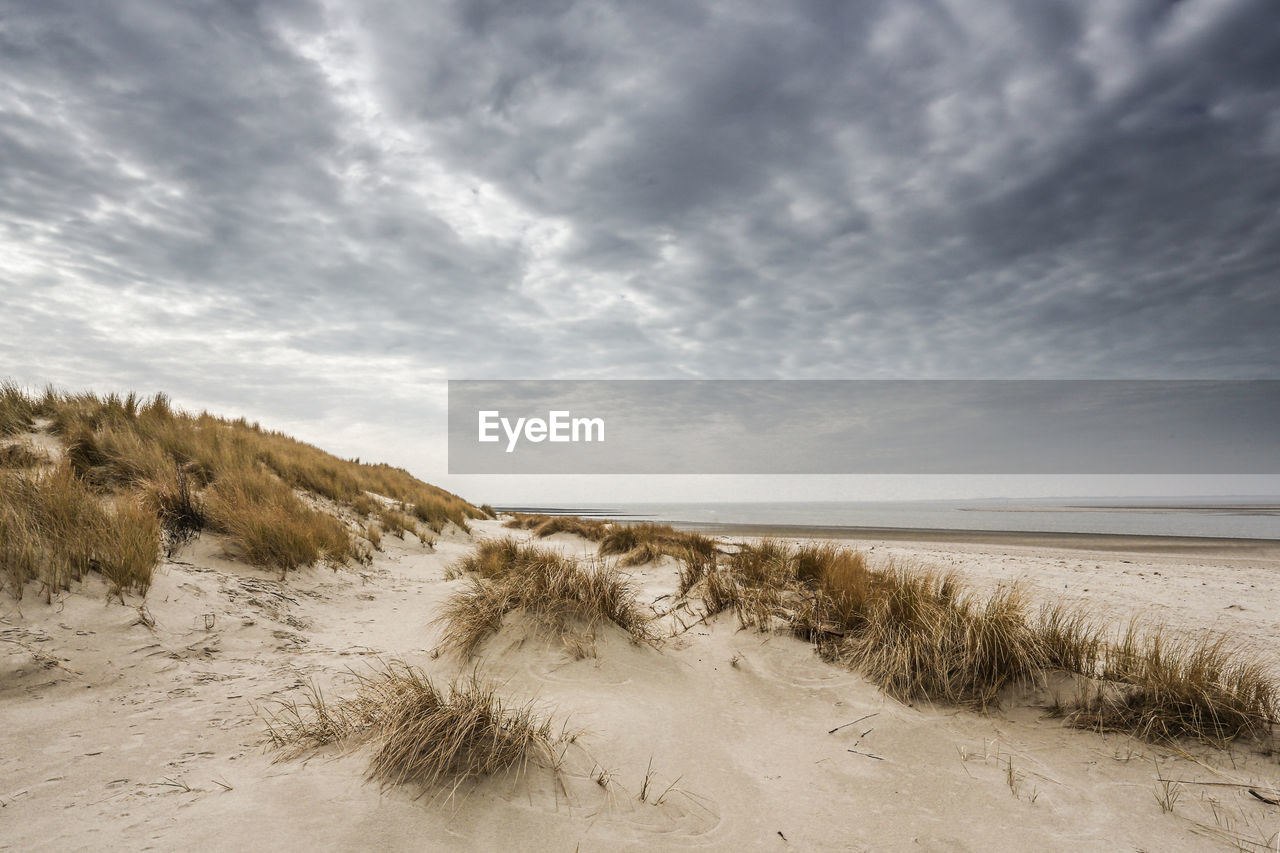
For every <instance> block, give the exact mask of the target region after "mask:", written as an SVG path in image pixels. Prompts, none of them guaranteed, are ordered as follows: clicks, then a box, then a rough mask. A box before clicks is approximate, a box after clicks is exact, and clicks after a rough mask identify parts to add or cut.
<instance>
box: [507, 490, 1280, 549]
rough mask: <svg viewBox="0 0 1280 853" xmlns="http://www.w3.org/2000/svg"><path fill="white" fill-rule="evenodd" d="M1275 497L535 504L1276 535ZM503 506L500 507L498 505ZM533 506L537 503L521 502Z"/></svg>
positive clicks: (682, 514) (689, 515) (784, 518)
mask: <svg viewBox="0 0 1280 853" xmlns="http://www.w3.org/2000/svg"><path fill="white" fill-rule="evenodd" d="M1277 504H1280V500H1276V499H1248V500H1246V499H1238V498H1232V499H1205V498H1185V499H1170V498H1161V499H1160V500H1159V501H1158V502H1156V501H1144V502H1142V503H1135V502H1132V501H1123V502H1122V501H1120V500H1115V499H1111V500H1106V499H1089V500H1069V499H1054V500H1047V501H1040V502H1032V501H1026V500H1018V501H998V500H976V501H974V500H969V501H893V502H887V501H886V502H872V501H856V502H854V501H850V502H814V503H634V504H595V505H579V506H574V507H557V508H536V509H538V510H539V511H556V510H559V511H562V512H572V513H573V514H578V515H600V516H606V517H611V518H619V519H625V520H651V521H666V522H695V523H710V524H759V525H769V524H780V525H781V524H786V525H813V526H831V527H887V528H922V529H941V530H1008V531H1021V532H1037V533H1117V534H1128V535H1148V536H1206V537H1220V538H1240V539H1276V540H1280V509H1277ZM504 509H505V508H504ZM525 509H535V508H525Z"/></svg>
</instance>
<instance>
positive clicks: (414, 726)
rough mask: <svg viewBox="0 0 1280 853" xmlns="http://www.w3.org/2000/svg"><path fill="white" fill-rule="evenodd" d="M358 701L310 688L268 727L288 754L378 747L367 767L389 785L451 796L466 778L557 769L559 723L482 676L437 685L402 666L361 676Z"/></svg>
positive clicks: (273, 717)
mask: <svg viewBox="0 0 1280 853" xmlns="http://www.w3.org/2000/svg"><path fill="white" fill-rule="evenodd" d="M357 679H358V682H359V685H358V690H357V691H356V693H355V694H354V695H353V696H350V697H346V698H341V699H338V700H336V701H333V702H330V701H327V700H325V698H324V696H323V695H322V694H321V692H320V690H319V689H318V688H316V687H315V686H314V685H312V686H311V687H310V689H309V690H308V692H307V694H306V695H305V697H304V698H303V699H302V701H301V702H296V701H288V702H282V703H280V705H279V707H278V708H277V710H276V711H275V713H274V714H272V715H271V716H270V717H269V718H268V721H267V736H268V738H269V741H270V743H271V744H272V745H273V746H274V747H275V748H276V749H279V750H282V751H283V753H284V754H285V755H295V754H300V753H303V752H307V751H310V750H314V749H317V748H319V747H322V746H326V745H330V744H336V745H338V746H340V747H346V748H354V747H358V746H365V745H368V746H370V747H371V748H372V752H373V755H372V757H371V760H370V763H369V769H368V775H369V777H370V778H371V779H376V780H378V781H379V782H381V783H382V784H383V785H387V786H389V785H401V784H405V783H415V784H419V785H421V786H423V787H424V788H426V789H428V790H437V791H443V792H447V793H448V794H449V795H452V793H453V792H454V791H456V790H457V789H458V787H459V786H460V785H462V784H463V783H465V782H467V781H468V780H472V779H476V778H479V777H483V776H488V775H491V774H495V773H499V772H502V771H511V772H516V773H520V772H523V771H524V770H525V769H526V768H527V767H528V766H530V765H534V766H542V767H547V768H551V769H555V768H556V767H557V755H556V752H555V750H554V745H555V744H556V743H557V742H558V741H559V740H562V739H563V738H564V737H565V736H564V734H563V732H562V733H561V734H560V735H558V736H557V735H556V734H555V733H554V730H553V728H552V723H551V721H550V720H549V719H548V718H547V717H545V716H543V715H542V714H540V713H539V712H538V711H537V710H536V708H535V707H534V706H533V705H532V703H512V702H510V701H508V700H505V699H503V698H502V697H501V696H500V695H499V694H498V692H497V691H496V689H495V688H494V687H493V686H492V685H489V684H486V683H484V682H482V681H481V680H480V679H479V678H478V677H477V676H476V675H474V674H473V675H472V676H471V677H469V678H467V679H464V680H461V681H457V682H454V683H453V684H451V685H450V686H448V687H445V688H441V687H437V686H436V685H435V684H434V683H432V681H431V680H430V679H429V678H428V677H427V676H426V675H425V673H423V671H422V670H421V669H419V668H417V667H414V666H410V665H409V664H407V663H404V662H402V661H392V662H389V663H385V664H383V665H382V666H381V667H379V668H377V669H375V670H374V672H373V673H372V674H369V675H358V676H357Z"/></svg>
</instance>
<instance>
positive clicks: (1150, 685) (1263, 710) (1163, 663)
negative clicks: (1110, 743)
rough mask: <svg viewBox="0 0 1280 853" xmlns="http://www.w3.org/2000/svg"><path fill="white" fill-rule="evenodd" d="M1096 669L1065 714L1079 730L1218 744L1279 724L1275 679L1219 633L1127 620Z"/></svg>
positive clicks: (1260, 735)
mask: <svg viewBox="0 0 1280 853" xmlns="http://www.w3.org/2000/svg"><path fill="white" fill-rule="evenodd" d="M1099 667H1100V669H1101V676H1100V678H1096V679H1089V680H1085V681H1083V682H1082V683H1081V688H1080V695H1079V696H1078V697H1077V699H1076V702H1075V705H1074V707H1073V708H1071V709H1070V710H1068V711H1067V713H1066V716H1067V720H1068V722H1070V723H1071V724H1073V725H1076V726H1079V727H1081V728H1090V729H1096V730H1099V731H1122V732H1127V733H1130V734H1134V735H1136V736H1138V737H1142V738H1145V739H1147V740H1154V741H1167V740H1173V739H1176V738H1180V737H1190V738H1195V739H1198V740H1202V741H1206V742H1208V743H1213V744H1216V745H1222V744H1225V743H1227V742H1229V741H1232V740H1235V739H1236V738H1239V737H1251V738H1256V739H1265V738H1267V737H1269V736H1270V735H1271V734H1272V732H1273V730H1274V727H1275V725H1276V723H1277V722H1280V685H1278V684H1277V683H1276V681H1275V679H1273V678H1272V677H1271V675H1270V674H1269V673H1268V671H1267V669H1266V668H1265V667H1264V666H1263V665H1262V664H1261V663H1259V662H1258V660H1257V659H1256V656H1254V655H1253V654H1252V653H1251V652H1249V651H1248V650H1247V649H1245V648H1243V647H1240V646H1235V645H1232V644H1231V643H1230V641H1229V640H1228V639H1227V638H1225V637H1222V636H1214V635H1212V634H1208V633H1203V634H1197V635H1189V636H1187V635H1184V636H1171V635H1170V634H1169V633H1168V632H1167V631H1166V630H1165V629H1163V628H1162V627H1160V626H1155V627H1152V628H1150V629H1148V630H1143V629H1142V628H1141V626H1140V625H1139V624H1138V623H1137V622H1136V621H1135V622H1131V623H1130V624H1129V626H1128V627H1127V629H1126V630H1125V632H1124V634H1123V636H1122V637H1121V638H1120V640H1119V641H1118V642H1116V643H1110V644H1106V645H1105V646H1104V648H1103V650H1102V652H1101V654H1100V655H1099ZM1077 672H1078V671H1077ZM1081 674H1087V673H1081Z"/></svg>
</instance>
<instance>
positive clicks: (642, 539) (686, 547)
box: [600, 522, 716, 566]
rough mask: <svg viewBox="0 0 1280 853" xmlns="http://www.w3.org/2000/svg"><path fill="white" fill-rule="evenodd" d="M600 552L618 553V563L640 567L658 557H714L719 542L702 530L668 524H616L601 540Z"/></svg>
mask: <svg viewBox="0 0 1280 853" xmlns="http://www.w3.org/2000/svg"><path fill="white" fill-rule="evenodd" d="M600 553H601V554H605V555H608V554H618V555H621V556H620V557H619V559H618V564H619V565H622V566H638V565H641V564H643V563H648V562H651V561H653V560H656V559H658V558H659V557H664V556H667V557H675V558H676V559H681V560H683V559H686V558H687V557H688V556H690V555H696V556H697V557H698V558H699V559H702V560H706V559H714V558H715V554H716V542H715V540H714V539H711V538H710V537H707V536H703V535H702V534H700V533H690V532H687V531H683V530H676V529H675V528H674V527H672V526H671V525H669V524H652V523H649V522H645V523H642V524H615V525H611V526H610V527H609V528H608V531H607V533H605V535H604V536H603V537H602V538H601V539H600Z"/></svg>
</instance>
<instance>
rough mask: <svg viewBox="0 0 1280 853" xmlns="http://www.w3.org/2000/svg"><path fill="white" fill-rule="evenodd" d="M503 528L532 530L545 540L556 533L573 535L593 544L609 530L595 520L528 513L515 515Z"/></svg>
mask: <svg viewBox="0 0 1280 853" xmlns="http://www.w3.org/2000/svg"><path fill="white" fill-rule="evenodd" d="M503 527H509V528H511V529H512V530H530V531H532V532H533V535H534V536H536V537H538V538H539V539H545V538H546V537H548V536H552V535H554V534H556V533H573V534H575V535H577V536H581V537H582V538H583V539H589V540H591V541H592V542H599V541H600V540H601V539H603V538H604V536H605V534H606V533H607V532H608V530H609V525H608V524H606V523H605V522H603V521H600V520H599V519H595V518H579V517H578V516H576V515H545V514H542V513H528V512H517V513H513V514H512V516H511V518H509V519H507V521H506V523H505V524H504V525H503Z"/></svg>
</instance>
